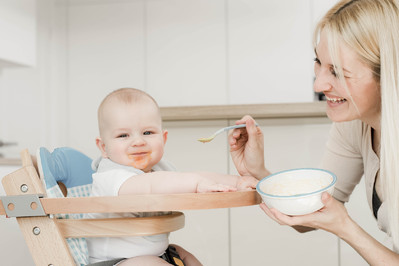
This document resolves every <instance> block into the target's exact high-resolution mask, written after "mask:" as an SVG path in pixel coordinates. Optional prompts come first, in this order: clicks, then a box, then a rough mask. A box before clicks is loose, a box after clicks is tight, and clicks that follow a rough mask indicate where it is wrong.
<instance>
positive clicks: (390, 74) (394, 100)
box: [229, 0, 399, 265]
mask: <svg viewBox="0 0 399 266" xmlns="http://www.w3.org/2000/svg"><path fill="white" fill-rule="evenodd" d="M398 9H399V2H398V1H396V0H352V1H349V0H344V1H340V2H338V3H337V4H336V5H335V6H334V7H333V8H332V9H331V10H329V11H328V12H327V14H326V15H325V16H324V17H323V19H322V20H321V21H320V22H319V24H318V25H317V28H316V31H315V37H314V40H315V41H314V44H315V53H316V58H315V66H314V70H315V75H316V80H315V83H314V90H315V91H316V92H322V93H324V94H325V96H326V98H327V115H328V117H329V118H330V119H331V120H332V121H333V122H334V123H333V126H332V129H331V132H330V138H329V141H328V143H327V149H326V152H325V156H324V159H323V162H322V165H323V168H325V169H328V170H330V171H332V172H334V173H335V174H336V175H337V177H338V181H337V184H336V189H335V191H334V194H333V197H331V196H330V195H329V194H327V193H325V194H323V196H322V200H323V202H324V204H325V207H324V208H323V209H321V210H320V211H317V212H315V213H312V214H309V215H305V216H292V217H291V216H287V215H284V214H282V213H280V212H278V211H277V210H275V209H269V208H268V207H267V206H266V205H265V204H261V208H262V209H263V210H264V212H265V213H266V214H267V215H268V216H269V217H270V218H272V219H274V220H275V221H277V222H278V223H280V224H282V225H290V226H293V227H294V228H296V229H297V230H298V231H305V230H300V229H299V228H302V229H304V227H308V228H317V229H323V230H326V231H329V232H331V233H333V234H335V235H337V236H338V237H340V238H341V239H343V240H344V241H346V242H347V243H348V244H349V245H351V246H352V247H353V248H354V249H355V250H356V251H357V252H358V253H359V254H360V255H361V256H362V257H363V258H364V259H365V260H366V261H367V262H368V263H369V264H371V265H399V254H397V253H396V252H397V251H398V249H399V155H398V153H399V10H398ZM242 123H246V124H247V127H246V129H245V128H243V129H237V130H235V131H233V132H232V133H231V134H230V136H229V142H230V148H231V155H232V158H233V161H234V163H235V165H236V168H237V170H238V171H239V173H240V174H242V175H244V174H246V175H252V176H255V177H257V178H262V177H264V176H267V175H269V174H270V172H269V171H268V170H267V169H266V168H265V166H264V156H263V134H262V132H261V131H260V129H259V128H258V127H255V124H254V120H253V119H252V118H251V117H249V116H246V117H244V118H243V119H241V120H239V121H237V124H242ZM363 175H364V178H365V181H366V182H365V183H366V193H367V199H368V203H369V205H370V207H371V209H372V211H373V213H374V216H375V217H376V219H377V221H378V225H379V227H380V228H381V230H383V231H385V232H386V233H387V234H388V235H390V236H391V237H392V241H393V244H394V248H393V250H394V251H391V250H390V249H388V248H386V247H385V246H384V245H382V244H381V243H379V242H378V241H376V240H375V239H374V238H372V237H371V236H370V235H369V234H367V232H365V231H364V230H363V229H362V228H361V227H360V226H359V225H358V224H357V223H356V222H355V221H353V220H352V219H351V218H350V216H349V215H348V213H347V211H346V209H345V207H344V204H343V202H346V201H348V200H349V196H350V194H351V193H352V191H353V189H354V188H355V186H356V185H357V184H358V183H359V181H360V179H361V178H362V176H363Z"/></svg>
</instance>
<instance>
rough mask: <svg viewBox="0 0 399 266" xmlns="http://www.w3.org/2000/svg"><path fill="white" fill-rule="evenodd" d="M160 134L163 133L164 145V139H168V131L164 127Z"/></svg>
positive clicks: (164, 141) (164, 142) (164, 140)
mask: <svg viewBox="0 0 399 266" xmlns="http://www.w3.org/2000/svg"><path fill="white" fill-rule="evenodd" d="M162 135H163V145H165V144H166V141H167V140H168V131H167V130H166V129H165V130H164V131H163V133H162Z"/></svg>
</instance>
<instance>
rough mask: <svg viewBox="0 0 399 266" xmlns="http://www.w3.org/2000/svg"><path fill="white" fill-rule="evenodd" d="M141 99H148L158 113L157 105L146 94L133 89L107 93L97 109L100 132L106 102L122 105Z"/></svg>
mask: <svg viewBox="0 0 399 266" xmlns="http://www.w3.org/2000/svg"><path fill="white" fill-rule="evenodd" d="M142 99H150V100H151V101H152V102H153V103H154V104H155V106H156V107H157V109H158V111H159V112H160V108H159V105H158V103H157V102H156V101H155V99H154V98H153V97H152V96H151V95H149V94H148V93H146V92H145V91H142V90H139V89H135V88H121V89H117V90H114V91H112V92H111V93H109V94H108V95H107V96H105V98H104V99H103V100H102V102H101V103H100V106H99V107H98V110H97V118H98V124H99V129H100V131H101V123H102V118H103V113H102V112H103V109H104V107H105V106H106V105H107V103H108V102H110V101H113V100H116V101H120V102H121V103H124V104H131V103H135V102H138V101H140V100H142Z"/></svg>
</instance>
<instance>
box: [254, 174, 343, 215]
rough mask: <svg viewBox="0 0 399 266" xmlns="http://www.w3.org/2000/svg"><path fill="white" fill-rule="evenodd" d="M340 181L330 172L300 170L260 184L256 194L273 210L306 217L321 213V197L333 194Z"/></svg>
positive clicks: (268, 177)
mask: <svg viewBox="0 0 399 266" xmlns="http://www.w3.org/2000/svg"><path fill="white" fill-rule="evenodd" d="M336 181H337V177H336V176H335V175H334V174H333V173H331V172H330V171H327V170H323V169H316V168H299V169H291V170H286V171H281V172H278V173H275V174H272V175H269V176H267V177H265V178H263V179H262V180H261V181H259V183H258V185H257V186H256V191H257V192H258V193H259V194H260V196H261V197H262V199H263V201H264V202H265V203H266V205H267V206H268V207H269V208H275V209H277V210H279V211H280V212H282V213H284V214H287V215H304V214H309V213H312V212H315V211H317V210H319V209H321V208H322V207H323V206H324V205H323V203H322V202H321V194H322V193H323V192H324V191H327V192H328V193H330V194H332V192H333V190H334V185H335V182H336Z"/></svg>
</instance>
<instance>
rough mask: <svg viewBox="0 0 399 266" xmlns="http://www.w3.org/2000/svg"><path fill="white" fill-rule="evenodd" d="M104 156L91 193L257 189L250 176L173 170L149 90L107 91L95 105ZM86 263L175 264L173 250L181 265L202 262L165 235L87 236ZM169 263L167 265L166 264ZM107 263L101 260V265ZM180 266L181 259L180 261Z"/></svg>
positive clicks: (96, 163) (157, 113) (109, 194)
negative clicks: (164, 157) (172, 243)
mask: <svg viewBox="0 0 399 266" xmlns="http://www.w3.org/2000/svg"><path fill="white" fill-rule="evenodd" d="M98 125H99V131H100V137H97V138H96V144H97V147H98V148H99V149H100V151H101V154H102V158H101V159H100V160H97V161H96V162H95V163H94V167H95V169H96V173H94V174H93V188H92V196H117V195H123V194H149V193H160V194H161V193H162V194H166V193H190V192H191V193H196V192H217V191H223V192H227V191H236V190H246V189H252V188H255V186H256V184H257V182H258V180H257V179H255V178H253V177H251V176H241V177H240V176H235V175H227V174H216V173H203V172H201V173H195V172H186V173H182V172H176V171H174V168H173V167H172V166H171V165H170V164H169V163H168V162H166V161H164V160H163V159H162V157H163V154H164V147H165V143H166V140H167V137H168V132H167V131H166V130H163V129H162V118H161V114H160V109H159V106H158V104H157V103H156V101H155V100H154V99H153V98H152V97H151V96H150V95H148V94H147V93H145V92H143V91H140V90H137V89H132V88H123V89H119V90H116V91H114V92H112V93H110V94H109V95H108V96H107V97H106V98H105V99H104V100H103V101H102V103H101V104H100V107H99V109H98ZM157 214H158V215H159V213H151V214H149V213H145V214H143V213H129V214H126V213H123V214H119V213H113V214H89V215H88V216H89V217H91V218H106V217H127V216H136V217H137V216H143V215H157ZM88 246H89V255H90V262H91V263H93V262H99V261H108V260H113V261H112V263H111V264H108V265H113V264H114V263H118V265H121V266H126V265H171V264H172V265H175V264H174V262H171V261H168V259H167V258H166V257H168V256H165V255H164V253H165V252H166V253H168V252H172V253H173V254H176V256H177V257H178V258H177V259H181V260H182V261H183V262H184V265H187V266H191V265H202V264H201V263H200V262H199V261H198V260H197V259H196V258H195V257H194V256H193V255H192V254H191V253H189V252H188V251H186V250H185V249H183V248H182V247H180V246H177V245H169V240H168V234H162V235H156V236H148V237H124V238H89V239H88ZM170 263H171V264H170ZM102 265H105V264H102ZM181 265H183V264H181Z"/></svg>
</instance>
